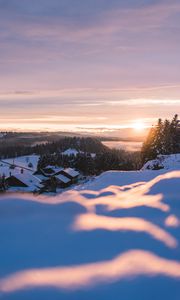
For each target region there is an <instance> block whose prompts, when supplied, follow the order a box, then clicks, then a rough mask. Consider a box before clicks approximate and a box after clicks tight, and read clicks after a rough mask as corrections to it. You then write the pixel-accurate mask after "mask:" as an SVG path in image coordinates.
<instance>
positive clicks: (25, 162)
mask: <svg viewBox="0 0 180 300" xmlns="http://www.w3.org/2000/svg"><path fill="white" fill-rule="evenodd" d="M38 160H39V155H26V156H18V157H16V158H8V159H4V160H3V163H7V164H14V165H16V166H18V167H21V168H27V169H30V170H32V171H36V170H37V164H38ZM29 164H32V167H29Z"/></svg>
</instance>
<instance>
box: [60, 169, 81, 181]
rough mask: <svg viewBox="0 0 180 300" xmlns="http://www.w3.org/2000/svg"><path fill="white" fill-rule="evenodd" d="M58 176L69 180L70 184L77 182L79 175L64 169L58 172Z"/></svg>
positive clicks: (71, 170) (72, 170)
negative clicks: (60, 175)
mask: <svg viewBox="0 0 180 300" xmlns="http://www.w3.org/2000/svg"><path fill="white" fill-rule="evenodd" d="M60 174H62V175H64V176H65V177H67V178H69V179H70V180H71V183H76V182H77V181H78V177H79V175H80V173H79V172H78V171H76V170H74V169H72V168H67V169H64V170H62V171H61V172H60Z"/></svg>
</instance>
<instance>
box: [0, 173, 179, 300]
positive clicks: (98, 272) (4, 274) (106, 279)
mask: <svg viewBox="0 0 180 300" xmlns="http://www.w3.org/2000/svg"><path fill="white" fill-rule="evenodd" d="M158 172H159V171H158ZM158 172H155V171H144V172H143V171H142V172H137V174H135V172H124V173H123V172H120V175H119V178H120V179H121V180H120V179H117V180H116V177H118V176H117V175H118V172H112V173H110V172H108V173H105V174H102V175H101V176H100V179H98V180H99V190H98V186H97V185H96V188H94V190H93V189H87V190H80V191H77V190H70V191H68V192H65V193H63V194H60V195H58V196H56V197H45V196H43V197H42V196H38V197H37V196H36V197H33V196H32V195H30V194H28V195H25V194H24V195H18V194H15V195H8V194H7V195H3V194H2V195H1V197H0V245H1V247H0V299H3V300H16V299H18V300H24V299H26V300H32V299H43V300H46V299H47V300H49V299H53V300H58V299H61V300H70V299H71V300H75V299H78V300H92V299H97V300H110V299H123V300H132V299H133V300H136V299H138V300H152V299H153V300H157V299H158V300H159V299H163V300H169V299H171V300H178V299H180V244H179V243H180V228H179V226H180V198H179V195H180V184H179V183H180V171H173V172H167V171H166V172H164V173H163V174H161V175H159V176H158V174H159V173H158ZM127 173H128V174H127ZM143 174H144V175H143ZM147 174H149V175H147ZM151 174H154V177H153V179H152V178H151V179H150V177H152V176H153V175H151ZM143 176H144V177H143ZM148 176H149V179H148ZM108 180H109V183H111V182H113V185H109V186H108V185H107V181H108ZM103 181H104V182H103ZM100 182H101V187H105V188H104V189H100ZM120 183H123V184H121V186H120Z"/></svg>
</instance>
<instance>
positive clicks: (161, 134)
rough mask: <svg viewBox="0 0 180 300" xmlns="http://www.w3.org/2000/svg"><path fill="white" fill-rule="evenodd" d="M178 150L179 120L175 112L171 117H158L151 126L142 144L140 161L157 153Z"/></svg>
mask: <svg viewBox="0 0 180 300" xmlns="http://www.w3.org/2000/svg"><path fill="white" fill-rule="evenodd" d="M179 152H180V121H179V120H178V115H177V114H176V115H175V116H174V117H173V119H172V120H171V121H170V120H167V119H165V120H164V121H163V120H162V119H159V120H158V122H157V124H156V125H155V126H153V127H152V128H151V129H150V131H149V134H148V136H147V138H146V140H145V142H144V144H143V146H142V151H141V154H142V163H145V162H147V161H148V160H152V159H155V158H156V157H157V156H158V155H159V154H162V155H168V154H175V153H179Z"/></svg>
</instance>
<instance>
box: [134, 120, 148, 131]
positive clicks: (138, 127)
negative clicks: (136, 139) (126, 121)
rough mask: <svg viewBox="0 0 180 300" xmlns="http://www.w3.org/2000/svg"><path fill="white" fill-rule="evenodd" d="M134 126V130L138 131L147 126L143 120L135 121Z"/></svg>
mask: <svg viewBox="0 0 180 300" xmlns="http://www.w3.org/2000/svg"><path fill="white" fill-rule="evenodd" d="M132 127H133V129H134V130H137V131H143V130H144V129H145V128H146V126H145V123H144V122H142V121H136V122H134V123H133V125H132Z"/></svg>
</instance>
